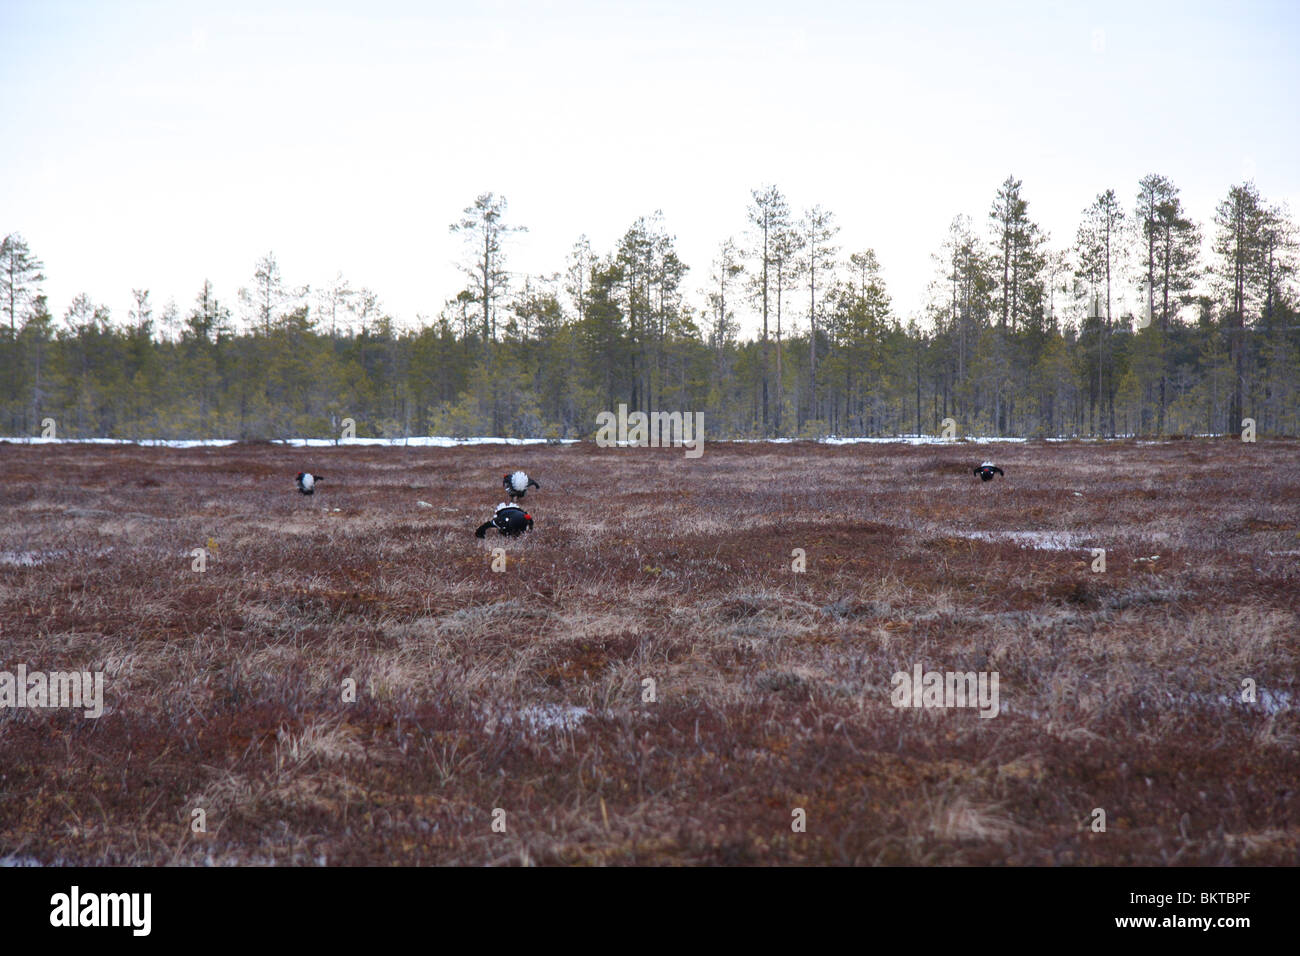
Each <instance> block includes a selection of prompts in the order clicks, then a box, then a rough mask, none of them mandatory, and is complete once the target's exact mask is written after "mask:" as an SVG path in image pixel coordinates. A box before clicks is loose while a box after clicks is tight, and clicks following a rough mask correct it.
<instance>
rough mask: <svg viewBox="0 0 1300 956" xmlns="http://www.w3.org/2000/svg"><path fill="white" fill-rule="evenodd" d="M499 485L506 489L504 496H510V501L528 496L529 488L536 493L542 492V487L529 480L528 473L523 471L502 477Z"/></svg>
mask: <svg viewBox="0 0 1300 956" xmlns="http://www.w3.org/2000/svg"><path fill="white" fill-rule="evenodd" d="M501 484H502V486H503V487H504V488H505V489H506V494H507V495H509V496H510V500H511V501H516V500H518V499H520V498H522V497H523V496H524V495H526V494H528V489H529V488H536V489H537V490H538V491H541V490H542V486H541V485H539V484H538V483H537V482H536V481H534V480H533V479H532V478H529V477H528V473H527V472H523V471H516V472H513V473H511V474H509V475H503V476H502V478H501Z"/></svg>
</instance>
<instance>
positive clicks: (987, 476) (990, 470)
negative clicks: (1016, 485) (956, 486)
mask: <svg viewBox="0 0 1300 956" xmlns="http://www.w3.org/2000/svg"><path fill="white" fill-rule="evenodd" d="M994 473H997V474H999V475H1002V477H1003V478H1005V477H1006V475H1004V474H1002V469H1001V468H999V467H998V466H997V465H995V464H993V462H991V461H986V462H984V464H982V465H980V466H979V467H978V468H976V469H975V474H977V475H979V476H980V481H992V480H993V475H994Z"/></svg>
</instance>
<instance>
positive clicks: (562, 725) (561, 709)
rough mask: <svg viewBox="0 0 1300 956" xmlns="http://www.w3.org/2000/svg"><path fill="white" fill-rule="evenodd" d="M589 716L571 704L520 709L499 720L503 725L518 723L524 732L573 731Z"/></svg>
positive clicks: (587, 712) (533, 706)
mask: <svg viewBox="0 0 1300 956" xmlns="http://www.w3.org/2000/svg"><path fill="white" fill-rule="evenodd" d="M590 716H591V711H589V710H587V708H586V707H577V706H574V705H572V704H535V705H532V706H529V707H521V708H519V709H518V710H517V711H515V712H514V713H510V714H503V715H501V717H500V718H499V719H500V721H501V723H503V724H514V723H518V724H519V725H520V726H521V727H522V728H523V729H524V731H526V732H530V733H536V732H537V731H539V730H551V729H557V730H573V729H574V728H576V727H577V726H578V724H580V723H582V721H583V719H584V718H586V717H590Z"/></svg>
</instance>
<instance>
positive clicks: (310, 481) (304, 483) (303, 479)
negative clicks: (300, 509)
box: [298, 471, 325, 495]
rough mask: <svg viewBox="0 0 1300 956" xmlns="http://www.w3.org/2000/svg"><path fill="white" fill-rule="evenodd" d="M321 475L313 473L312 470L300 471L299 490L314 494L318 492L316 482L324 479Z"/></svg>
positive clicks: (306, 493)
mask: <svg viewBox="0 0 1300 956" xmlns="http://www.w3.org/2000/svg"><path fill="white" fill-rule="evenodd" d="M324 480H325V479H324V478H322V477H321V476H320V475H313V474H312V473H311V472H310V471H300V472H298V491H299V492H300V493H302V494H304V495H314V494H315V493H316V482H318V481H324Z"/></svg>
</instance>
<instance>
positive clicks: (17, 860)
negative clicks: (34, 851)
mask: <svg viewBox="0 0 1300 956" xmlns="http://www.w3.org/2000/svg"><path fill="white" fill-rule="evenodd" d="M44 865H45V864H44V863H42V862H41V861H40V860H38V859H36V858H35V857H32V856H18V855H16V854H13V853H10V854H8V855H7V856H0V869H5V868H7V867H15V866H44Z"/></svg>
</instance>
